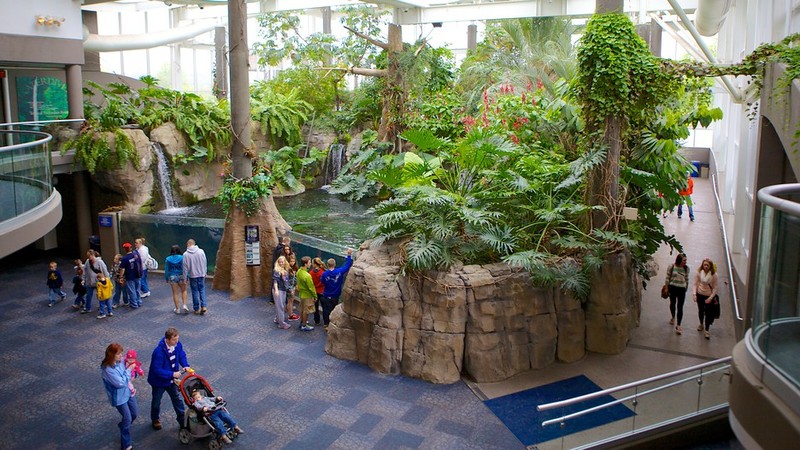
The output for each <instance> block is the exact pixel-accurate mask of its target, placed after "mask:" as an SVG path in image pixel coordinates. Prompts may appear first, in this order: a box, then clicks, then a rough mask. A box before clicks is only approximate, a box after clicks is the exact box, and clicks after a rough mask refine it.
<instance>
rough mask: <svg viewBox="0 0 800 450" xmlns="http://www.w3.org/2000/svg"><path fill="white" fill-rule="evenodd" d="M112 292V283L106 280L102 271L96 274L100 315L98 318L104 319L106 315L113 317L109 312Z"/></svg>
mask: <svg viewBox="0 0 800 450" xmlns="http://www.w3.org/2000/svg"><path fill="white" fill-rule="evenodd" d="M113 294H114V284H113V283H111V281H109V280H108V278H106V277H105V276H104V275H103V274H102V273H98V274H97V300H99V302H100V315H99V316H97V318H98V319H105V318H106V317H114V313H113V312H111V302H110V301H109V300H111V296H112V295H113Z"/></svg>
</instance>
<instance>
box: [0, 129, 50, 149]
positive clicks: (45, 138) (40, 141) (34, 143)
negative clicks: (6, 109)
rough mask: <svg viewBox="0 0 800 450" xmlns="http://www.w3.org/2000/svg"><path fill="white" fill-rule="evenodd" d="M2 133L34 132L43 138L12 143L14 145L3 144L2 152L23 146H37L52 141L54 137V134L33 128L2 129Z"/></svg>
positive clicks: (0, 131) (0, 147)
mask: <svg viewBox="0 0 800 450" xmlns="http://www.w3.org/2000/svg"><path fill="white" fill-rule="evenodd" d="M0 133H4V134H33V135H38V136H40V137H41V139H38V140H35V141H31V142H23V143H22V144H12V145H3V146H0V152H7V151H14V150H18V149H21V148H28V147H35V146H37V145H42V144H46V143H48V142H50V141H51V140H52V139H53V136H52V135H50V134H48V133H45V132H42V131H32V130H0Z"/></svg>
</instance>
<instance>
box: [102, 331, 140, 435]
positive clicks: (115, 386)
mask: <svg viewBox="0 0 800 450" xmlns="http://www.w3.org/2000/svg"><path fill="white" fill-rule="evenodd" d="M100 370H102V372H103V385H105V388H106V395H108V400H109V401H110V402H111V406H113V407H115V408H117V411H119V414H120V415H121V416H122V421H120V423H119V433H120V439H121V446H120V448H122V449H123V450H131V449H132V448H133V446H132V445H131V424H132V423H133V421H134V420H136V416H137V415H138V414H139V405H138V404H137V403H136V397H134V396H133V395H131V390H130V387H129V383H130V380H131V377H130V373H129V372H128V369H126V368H125V363H123V362H122V346H121V345H119V344H117V343H116V342H114V343H112V344H110V345H109V346H108V347H106V356H105V358H103V362H102V363H100Z"/></svg>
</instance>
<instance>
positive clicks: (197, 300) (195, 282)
mask: <svg viewBox="0 0 800 450" xmlns="http://www.w3.org/2000/svg"><path fill="white" fill-rule="evenodd" d="M189 287H190V288H191V289H192V307H193V308H194V310H195V311H199V310H200V308H205V307H206V277H197V278H189Z"/></svg>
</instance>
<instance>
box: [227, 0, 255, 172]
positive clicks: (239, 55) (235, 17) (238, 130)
mask: <svg viewBox="0 0 800 450" xmlns="http://www.w3.org/2000/svg"><path fill="white" fill-rule="evenodd" d="M228 28H229V30H230V32H229V36H228V39H229V43H228V48H230V55H231V56H230V67H231V77H230V78H231V131H232V133H233V144H232V145H231V159H232V160H233V176H234V177H236V178H250V177H251V176H252V175H253V163H252V161H251V160H250V157H251V156H252V155H251V147H252V145H253V141H252V138H251V136H250V81H249V79H248V77H249V76H248V66H249V62H248V57H249V52H248V50H247V5H246V3H245V0H230V1H229V2H228Z"/></svg>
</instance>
